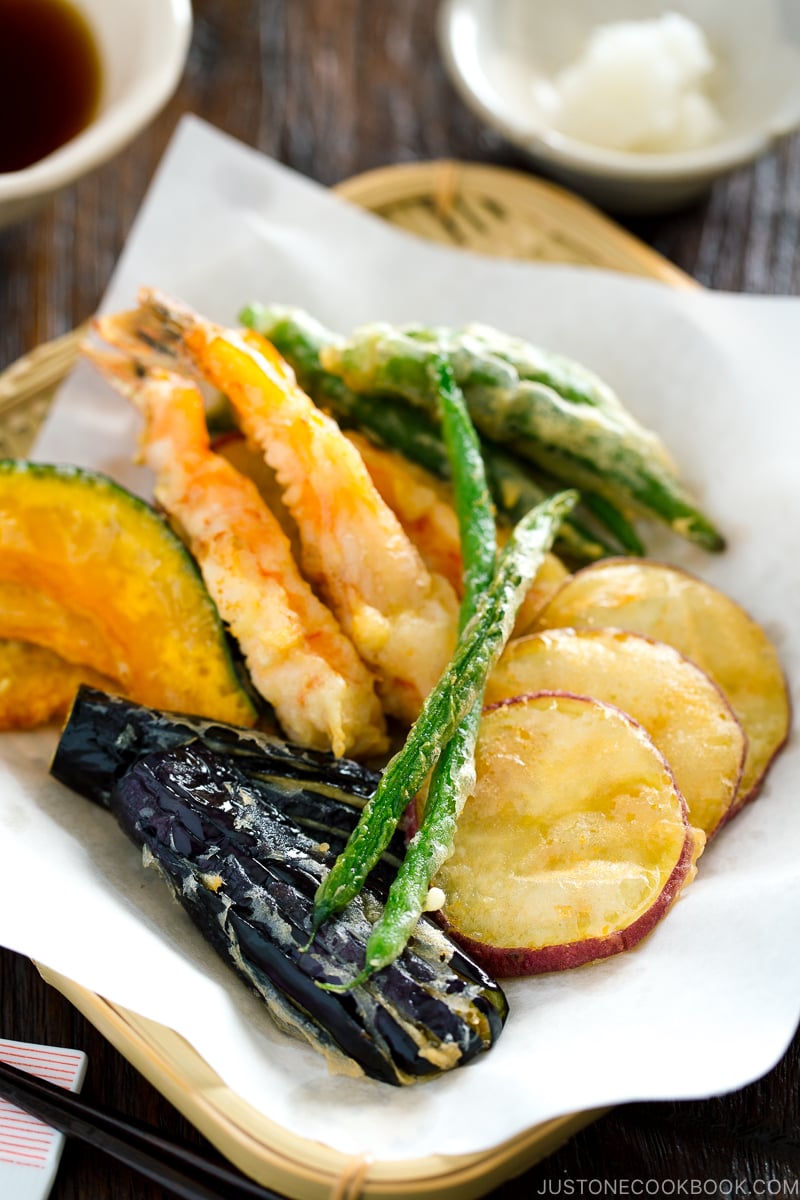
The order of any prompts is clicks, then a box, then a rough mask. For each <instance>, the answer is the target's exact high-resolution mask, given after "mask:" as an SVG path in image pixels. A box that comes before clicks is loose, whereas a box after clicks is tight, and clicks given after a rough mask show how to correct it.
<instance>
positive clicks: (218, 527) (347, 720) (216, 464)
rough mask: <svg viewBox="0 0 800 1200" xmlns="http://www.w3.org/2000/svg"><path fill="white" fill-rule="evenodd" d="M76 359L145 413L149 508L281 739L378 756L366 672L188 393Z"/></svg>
mask: <svg viewBox="0 0 800 1200" xmlns="http://www.w3.org/2000/svg"><path fill="white" fill-rule="evenodd" d="M87 355H88V357H89V358H90V359H91V360H92V361H93V362H94V363H95V365H96V366H98V367H99V368H100V370H101V371H102V372H103V374H104V375H105V376H106V377H107V378H108V379H109V380H110V381H111V383H112V384H113V385H114V386H115V387H116V388H117V389H118V390H119V391H121V392H122V393H123V394H124V395H126V396H127V397H128V398H129V399H130V400H132V402H133V403H134V404H135V406H136V407H137V408H138V409H139V411H140V412H141V413H142V414H143V415H144V417H145V419H146V426H145V430H144V433H143V435H142V440H141V453H142V457H143V459H144V461H145V463H146V464H147V465H148V466H149V467H151V468H152V469H153V471H154V472H155V475H156V480H157V483H156V492H155V494H156V499H157V500H158V502H159V503H160V504H161V505H162V506H163V508H164V509H165V511H166V512H167V513H168V514H169V516H170V517H171V518H172V519H173V520H174V521H175V522H176V523H177V525H178V527H179V530H180V532H181V534H182V536H183V537H184V539H185V540H186V541H187V542H188V544H189V547H190V549H191V551H192V553H193V555H194V556H195V558H196V559H197V562H198V564H199V566H200V569H201V571H202V574H203V578H204V580H205V582H206V586H207V587H208V590H209V592H210V594H211V595H212V597H213V598H214V600H215V602H216V604H217V607H218V608H219V611H220V615H221V616H222V618H223V620H224V621H226V622H227V624H228V625H229V626H230V629H231V632H232V633H233V635H234V637H235V638H236V640H237V641H238V643H239V646H240V647H241V649H242V653H243V654H244V657H245V661H246V663H247V666H248V669H249V671H250V675H251V677H252V680H253V683H254V685H255V687H256V688H257V690H258V691H259V692H260V693H261V695H262V696H264V698H265V699H266V700H268V701H269V703H270V704H272V706H273V707H274V709H275V713H276V716H277V717H278V720H279V721H280V723H281V725H282V727H283V729H284V731H285V732H286V734H287V736H288V737H289V738H290V739H292V740H293V741H296V742H298V743H300V744H301V745H304V746H309V747H312V748H315V749H330V750H333V752H334V754H337V755H342V754H346V753H351V754H358V753H370V752H374V751H380V750H382V749H384V748H385V744H386V740H385V732H384V724H383V713H382V710H381V707H380V703H379V701H378V698H377V695H376V693H375V689H374V681H373V679H372V677H371V675H370V673H369V671H368V670H367V669H366V667H365V666H364V664H363V663H362V661H361V660H360V658H359V657H358V654H357V653H356V651H355V649H354V647H353V645H352V643H351V642H350V641H349V639H348V638H347V637H346V636H345V634H344V633H343V632H342V630H341V628H340V627H339V625H338V624H337V622H336V620H335V618H334V617H333V615H332V614H331V613H330V611H329V610H328V609H327V608H326V607H325V605H324V604H322V602H321V601H320V600H318V599H317V597H316V596H315V595H314V593H313V592H312V591H311V589H310V587H309V586H308V584H307V583H306V582H305V580H304V579H303V578H302V577H301V575H300V573H299V571H298V569H297V566H296V564H295V562H294V559H293V558H292V553H291V548H290V546H289V541H288V539H287V537H286V535H285V534H284V532H283V531H282V529H281V528H280V526H279V524H278V522H277V520H276V519H275V517H273V515H272V513H271V512H270V510H269V509H268V508H267V506H266V504H265V503H264V501H263V500H262V498H261V496H260V495H259V493H258V491H257V489H256V487H255V485H254V484H253V483H252V482H251V481H250V480H249V479H247V478H246V477H245V476H243V475H241V474H240V473H239V472H238V471H237V470H236V469H235V468H234V467H233V466H232V465H231V464H230V463H229V462H227V461H226V460H225V459H224V458H222V457H221V456H220V455H218V454H215V453H214V452H213V451H212V450H211V449H210V446H209V438H208V431H207V429H206V423H205V414H204V408H203V398H202V395H201V393H200V391H199V390H198V388H197V387H196V386H195V384H193V383H191V382H190V381H188V380H186V379H184V378H181V377H180V376H178V375H175V374H174V373H170V372H168V371H164V370H145V369H144V368H143V367H142V366H141V365H140V364H137V363H135V362H133V361H131V360H129V359H123V358H119V357H117V356H115V355H107V354H101V353H98V352H97V351H92V350H87Z"/></svg>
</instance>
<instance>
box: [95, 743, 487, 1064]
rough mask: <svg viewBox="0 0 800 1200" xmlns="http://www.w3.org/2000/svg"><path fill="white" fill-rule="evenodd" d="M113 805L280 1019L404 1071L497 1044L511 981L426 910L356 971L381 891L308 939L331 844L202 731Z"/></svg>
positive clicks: (143, 769)
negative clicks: (380, 960)
mask: <svg viewBox="0 0 800 1200" xmlns="http://www.w3.org/2000/svg"><path fill="white" fill-rule="evenodd" d="M111 808H112V811H113V812H114V813H115V814H116V816H117V819H118V820H119V822H120V824H121V826H122V828H123V829H124V830H125V831H126V833H127V834H128V835H129V836H130V837H131V838H132V839H133V841H134V842H136V843H137V844H138V845H141V846H142V847H143V857H144V860H145V862H146V863H148V864H154V865H156V866H157V867H158V868H159V870H160V872H161V874H162V875H163V877H164V879H165V880H166V882H167V883H168V885H169V886H170V888H171V890H172V892H173V893H174V895H175V896H176V898H177V899H178V900H179V901H180V903H181V904H182V905H183V907H184V908H185V910H186V911H187V913H188V914H189V915H190V917H191V918H192V919H193V920H194V922H195V924H196V925H197V926H198V927H199V928H200V930H201V931H202V932H203V934H204V935H205V936H206V938H207V939H208V940H209V941H210V943H211V944H212V945H213V946H214V948H215V949H216V950H217V951H218V952H219V953H220V954H222V955H223V957H225V958H226V959H227V961H228V962H229V963H230V964H231V965H232V966H233V967H234V969H235V970H236V971H237V972H238V973H239V974H240V975H241V976H242V977H243V978H244V979H245V981H246V982H247V983H248V984H249V985H250V986H251V987H252V988H254V989H255V990H256V991H257V992H258V993H259V994H260V995H261V996H262V997H263V999H264V1000H265V1001H266V1004H267V1006H268V1008H269V1009H270V1011H271V1012H272V1014H273V1016H274V1017H275V1018H276V1019H277V1021H278V1023H279V1024H280V1025H281V1026H282V1027H284V1028H285V1029H287V1030H289V1031H290V1032H293V1033H295V1034H297V1033H300V1034H301V1035H302V1036H304V1037H305V1038H306V1039H307V1040H308V1041H309V1042H311V1043H312V1044H313V1045H315V1046H316V1047H317V1048H318V1049H319V1050H321V1051H322V1052H323V1053H324V1054H326V1055H327V1056H328V1057H329V1058H331V1059H333V1060H337V1059H338V1060H341V1056H342V1055H344V1056H345V1058H346V1059H349V1060H351V1064H352V1062H353V1061H354V1062H355V1063H357V1064H358V1065H359V1066H360V1067H361V1068H362V1070H363V1071H364V1073H365V1074H367V1075H369V1076H371V1077H372V1078H374V1079H377V1080H381V1081H383V1082H385V1083H390V1084H397V1085H399V1084H405V1083H410V1082H415V1081H418V1080H421V1079H424V1078H426V1077H431V1076H434V1075H437V1074H439V1073H440V1072H441V1071H443V1070H447V1069H450V1068H451V1067H455V1066H460V1065H462V1064H464V1063H467V1062H469V1061H470V1060H472V1059H474V1058H475V1057H476V1055H479V1054H481V1053H482V1052H483V1051H485V1050H488V1049H489V1048H490V1047H491V1046H492V1045H493V1043H494V1042H495V1040H496V1039H497V1037H498V1036H499V1034H500V1032H501V1030H502V1027H503V1024H504V1022H505V1018H506V1015H507V1011H508V1006H507V1002H506V999H505V996H504V994H503V992H502V990H501V989H500V988H499V986H498V985H497V984H496V983H495V982H494V981H493V980H492V979H490V978H489V977H488V976H487V975H486V974H485V973H484V972H483V971H482V970H481V969H480V968H479V967H478V966H476V964H475V963H473V962H472V961H471V959H469V958H468V957H467V955H465V953H464V952H463V951H462V950H460V949H459V948H458V947H456V946H455V945H454V944H453V943H452V942H451V941H450V940H449V939H448V938H447V936H446V935H445V934H444V933H443V932H442V931H441V930H440V929H439V928H438V927H437V926H435V925H434V924H433V923H432V922H430V921H429V920H428V919H427V918H423V919H422V921H421V922H420V925H419V927H418V930H417V933H416V934H415V936H414V938H413V939H412V941H411V943H410V945H409V947H408V948H407V950H406V951H405V952H404V954H403V955H402V956H401V957H400V958H399V959H398V960H397V961H396V962H394V963H392V965H391V966H389V967H386V968H385V969H384V970H382V971H379V972H377V973H376V974H375V975H374V976H373V977H372V978H371V979H370V980H369V981H368V982H367V983H366V984H364V985H360V986H357V987H354V988H352V989H351V990H349V991H347V992H344V993H341V994H339V993H333V992H329V991H326V990H324V989H322V988H319V987H317V986H316V982H330V983H343V982H347V981H349V980H352V979H354V978H355V977H356V975H357V974H358V973H359V971H360V970H361V968H362V966H363V963H364V951H365V946H366V941H367V938H368V937H369V933H370V930H371V927H372V924H371V920H370V916H372V918H373V919H374V918H375V916H376V915H377V913H378V912H379V911H380V909H381V906H382V903H383V896H382V895H381V894H380V893H379V892H378V891H376V890H374V889H372V888H367V889H365V890H364V892H363V893H362V894H361V895H360V896H359V897H358V898H357V899H356V900H354V901H353V902H352V903H351V904H350V905H349V906H348V908H347V909H346V910H345V911H344V912H343V913H341V914H339V916H337V917H336V918H334V919H332V920H331V921H329V922H327V923H326V924H325V925H324V926H323V928H322V929H320V930H319V932H318V933H317V936H316V938H315V939H314V941H313V943H312V944H311V945H310V947H309V946H308V942H309V938H310V936H311V928H312V914H313V908H314V894H315V892H316V890H317V887H318V886H319V883H320V881H321V879H322V878H323V876H324V875H325V874H326V873H327V871H328V870H329V869H330V866H331V865H332V863H333V861H334V858H335V855H334V854H333V853H332V852H331V850H329V849H328V848H327V846H326V845H325V844H324V843H320V842H319V841H317V840H315V839H314V838H312V837H310V836H308V835H307V834H306V833H304V832H303V831H302V830H301V829H300V828H299V827H298V826H297V825H296V824H295V822H293V821H292V820H291V819H290V818H289V817H287V816H286V814H285V813H282V812H281V811H279V810H278V809H277V808H275V807H274V806H270V805H268V804H266V803H265V802H264V800H263V797H260V796H257V795H254V793H253V791H252V786H251V784H250V782H249V781H248V780H247V778H246V777H245V776H244V775H243V774H242V773H241V772H240V771H239V770H238V769H237V767H236V765H235V763H234V762H232V761H231V760H229V759H224V758H222V757H221V756H219V755H217V754H215V753H214V752H213V751H211V750H209V749H208V747H206V746H203V745H202V744H201V743H199V742H194V743H190V744H188V745H185V746H182V747H179V748H177V749H174V750H167V751H161V752H157V753H154V754H150V755H147V756H146V757H144V758H142V759H139V760H138V761H137V762H136V763H135V764H134V765H133V766H132V767H131V769H130V770H129V771H128V772H127V773H126V774H125V775H124V776H123V777H122V778H121V779H120V780H118V782H117V783H116V785H115V786H114V789H113V792H112V796H111Z"/></svg>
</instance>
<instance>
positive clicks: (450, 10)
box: [439, 0, 800, 213]
mask: <svg viewBox="0 0 800 1200" xmlns="http://www.w3.org/2000/svg"><path fill="white" fill-rule="evenodd" d="M439 34H440V44H441V48H442V53H443V56H444V61H445V65H446V66H447V69H448V71H449V73H450V76H451V78H452V79H453V82H454V83H455V85H456V87H457V89H458V90H459V92H460V94H461V96H462V97H463V99H464V100H465V101H466V102H467V104H468V105H469V106H470V107H471V108H472V109H473V110H474V111H475V112H477V113H478V114H479V115H480V116H481V117H482V118H483V119H484V120H486V121H487V122H488V123H489V124H491V125H492V126H494V127H495V128H496V129H498V130H499V131H500V132H501V133H502V134H504V136H505V137H507V138H508V139H509V140H511V141H512V142H514V143H515V144H516V145H518V146H520V147H522V149H524V150H525V151H526V152H527V153H528V154H529V155H530V156H531V158H532V159H534V160H535V162H536V163H537V164H538V165H539V166H540V167H541V168H542V169H543V170H545V171H546V172H547V173H548V174H550V175H552V176H554V177H555V178H557V179H559V180H560V181H561V182H563V183H565V184H567V185H568V186H570V187H572V188H574V189H575V190H576V191H580V192H582V193H583V194H584V195H586V196H588V197H589V198H590V199H591V200H594V201H596V202H597V203H599V204H601V205H602V206H604V207H607V208H610V209H612V210H614V211H617V212H628V213H634V212H639V213H644V212H656V211H664V210H666V209H669V208H676V207H678V206H680V205H683V204H686V203H688V202H690V201H691V200H694V199H696V198H698V197H699V196H701V195H702V194H703V193H704V192H705V191H706V190H707V189H708V188H709V187H710V186H711V184H712V183H713V182H714V180H715V179H717V178H718V177H719V176H721V175H724V174H726V173H727V172H729V171H731V170H733V169H735V168H736V167H739V166H741V165H743V164H745V163H748V162H751V161H753V160H754V159H756V158H757V157H759V156H760V155H761V154H763V153H764V152H765V151H767V150H768V149H769V148H770V147H771V146H772V145H773V143H774V142H775V141H776V139H778V138H780V137H782V136H784V135H785V134H787V133H790V132H791V131H793V130H794V129H796V128H797V127H798V126H799V125H800V4H798V3H797V0H673V2H672V3H669V2H667V3H663V2H659V0H444V2H443V4H442V7H441V10H440V21H439Z"/></svg>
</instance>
